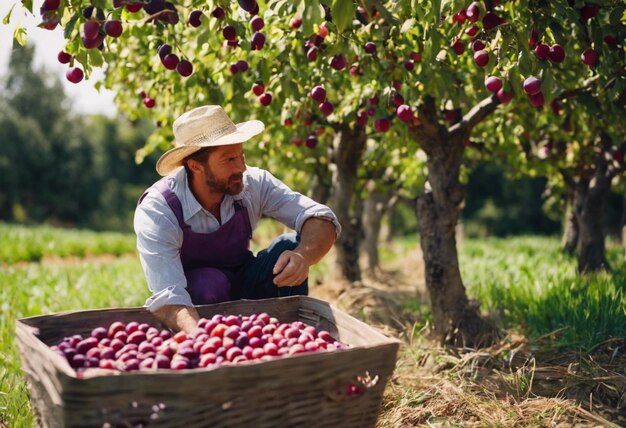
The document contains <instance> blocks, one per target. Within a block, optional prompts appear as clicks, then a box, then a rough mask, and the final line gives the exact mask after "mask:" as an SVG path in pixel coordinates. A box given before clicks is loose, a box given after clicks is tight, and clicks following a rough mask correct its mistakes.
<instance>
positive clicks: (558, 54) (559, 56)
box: [548, 43, 565, 64]
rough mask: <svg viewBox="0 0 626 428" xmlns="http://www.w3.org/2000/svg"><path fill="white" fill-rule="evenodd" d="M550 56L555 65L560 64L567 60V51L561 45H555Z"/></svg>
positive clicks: (551, 47)
mask: <svg viewBox="0 0 626 428" xmlns="http://www.w3.org/2000/svg"><path fill="white" fill-rule="evenodd" d="M548 56H549V57H550V61H552V62H554V63H555V64H560V63H562V62H563V60H565V50H564V49H563V47H562V46H561V45H559V44H558V43H555V44H553V45H552V46H550V52H549V54H548Z"/></svg>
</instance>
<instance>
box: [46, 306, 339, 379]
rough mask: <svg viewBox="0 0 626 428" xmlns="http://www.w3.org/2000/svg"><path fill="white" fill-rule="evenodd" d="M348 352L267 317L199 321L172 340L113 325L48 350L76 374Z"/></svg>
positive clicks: (324, 334)
mask: <svg viewBox="0 0 626 428" xmlns="http://www.w3.org/2000/svg"><path fill="white" fill-rule="evenodd" d="M346 347H347V345H346V344H344V343H341V342H339V341H337V340H335V339H334V338H333V337H332V336H331V335H330V333H329V332H328V331H325V330H319V331H318V330H317V329H316V328H315V327H313V326H310V325H307V324H305V323H303V322H301V321H294V322H291V323H282V322H280V321H279V320H278V319H276V318H275V317H271V316H270V315H268V314H267V313H260V314H252V315H245V316H243V315H222V314H217V315H214V316H213V317H212V318H210V319H207V318H202V319H200V320H199V322H198V325H197V327H196V329H195V330H194V331H193V332H191V333H190V334H187V333H185V332H182V331H181V332H178V333H176V334H174V335H172V333H171V332H170V331H169V330H159V329H157V328H155V327H153V326H150V325H149V324H146V323H138V322H135V321H131V322H128V323H124V322H121V321H116V322H113V323H112V324H111V325H109V326H108V328H107V327H96V328H94V329H93V331H92V332H91V335H90V336H89V337H83V336H81V335H74V336H69V337H65V338H64V339H63V340H62V341H61V342H59V343H58V344H56V345H53V346H52V347H51V349H52V350H53V351H54V352H56V353H57V354H59V355H60V356H62V357H63V358H65V359H66V360H67V361H68V362H69V364H70V365H71V366H72V367H73V368H74V369H76V370H78V371H83V370H84V369H88V368H100V369H111V370H118V371H124V372H128V371H135V370H158V369H171V370H183V369H192V368H196V367H207V368H215V367H218V366H220V365H228V364H241V363H246V362H250V361H267V360H271V359H275V358H282V357H286V356H290V355H295V354H301V353H305V352H320V351H336V350H342V349H345V348H346Z"/></svg>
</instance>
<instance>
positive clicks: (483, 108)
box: [448, 94, 500, 137]
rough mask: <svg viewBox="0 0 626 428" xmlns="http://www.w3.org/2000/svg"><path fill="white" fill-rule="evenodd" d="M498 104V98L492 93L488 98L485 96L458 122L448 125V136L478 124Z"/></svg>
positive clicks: (468, 129) (466, 130) (465, 130)
mask: <svg viewBox="0 0 626 428" xmlns="http://www.w3.org/2000/svg"><path fill="white" fill-rule="evenodd" d="M499 104H500V100H499V99H498V97H497V96H496V95H495V94H494V95H492V96H490V97H488V98H485V99H484V100H482V101H481V102H479V103H478V104H476V105H475V106H474V107H473V108H472V109H471V110H470V111H468V112H467V114H465V116H463V119H461V121H460V122H458V123H455V124H454V125H452V126H451V127H450V129H449V130H448V133H449V134H450V136H451V137H452V136H454V135H455V134H458V133H461V132H468V133H469V131H471V130H472V128H474V127H475V126H476V125H478V124H479V123H480V122H481V121H482V120H483V119H485V118H486V117H487V116H489V115H490V114H491V113H493V112H494V111H495V110H496V107H498V105H499Z"/></svg>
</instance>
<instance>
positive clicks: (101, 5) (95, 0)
mask: <svg viewBox="0 0 626 428" xmlns="http://www.w3.org/2000/svg"><path fill="white" fill-rule="evenodd" d="M91 4H93V5H94V7H95V8H96V9H103V10H104V9H106V7H107V2H106V0H92V1H91Z"/></svg>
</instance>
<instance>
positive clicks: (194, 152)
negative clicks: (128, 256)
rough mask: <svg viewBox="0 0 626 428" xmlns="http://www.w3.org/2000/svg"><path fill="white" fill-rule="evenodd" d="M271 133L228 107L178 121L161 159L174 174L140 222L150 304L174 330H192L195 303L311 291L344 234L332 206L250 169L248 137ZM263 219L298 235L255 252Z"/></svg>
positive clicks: (144, 201) (142, 204)
mask: <svg viewBox="0 0 626 428" xmlns="http://www.w3.org/2000/svg"><path fill="white" fill-rule="evenodd" d="M263 129H264V125H263V123H262V122H260V121H258V120H252V121H248V122H244V123H240V124H237V125H235V124H234V123H233V122H232V121H231V120H230V118H229V117H228V116H227V114H226V112H225V111H224V110H223V109H222V108H221V107H219V106H204V107H198V108H196V109H193V110H191V111H189V112H187V113H185V114H183V115H182V116H181V117H179V118H178V119H177V120H176V121H175V122H174V125H173V131H174V138H175V140H176V147H174V148H173V149H171V150H169V151H167V152H166V153H164V154H163V156H161V158H160V159H159V160H158V162H157V165H156V169H157V172H158V173H159V174H160V175H162V176H165V177H164V178H163V179H161V180H159V181H158V182H156V183H155V184H154V185H153V186H152V187H151V188H149V189H148V190H147V191H146V192H145V193H144V194H143V195H142V197H141V198H140V200H139V203H138V205H137V209H136V211H135V221H134V227H135V233H136V234H137V248H138V250H139V256H140V259H141V264H142V267H143V269H144V272H145V275H146V279H147V282H148V287H149V289H150V290H151V292H152V296H151V297H150V298H149V299H148V300H147V301H146V307H147V308H148V310H150V311H151V312H153V313H154V315H155V316H156V317H157V318H158V319H159V320H161V321H162V322H163V323H164V324H165V325H167V326H168V327H169V328H172V329H174V330H184V331H186V332H190V331H191V330H193V329H194V328H195V326H196V323H197V321H198V319H199V316H198V312H197V311H196V309H195V308H194V306H193V305H194V304H195V305H198V304H208V303H217V302H222V301H227V300H231V299H240V298H247V299H262V298H269V297H281V296H289V295H297V294H300V295H306V294H308V282H307V278H308V275H309V267H310V266H311V265H313V264H315V263H317V262H318V261H319V260H320V259H321V258H322V257H323V256H324V255H325V254H326V253H327V252H328V251H329V250H330V248H331V247H332V245H333V243H334V242H335V239H336V238H337V236H338V234H339V233H340V231H341V226H340V225H339V223H338V221H337V218H336V216H335V215H334V214H333V212H332V211H331V210H330V209H329V208H328V207H326V206H324V205H321V204H318V203H316V202H314V201H313V200H311V199H309V198H307V197H306V196H303V195H301V194H299V193H296V192H294V191H292V190H291V189H289V188H288V187H287V186H286V185H285V184H283V183H282V182H280V181H279V180H278V179H276V178H275V177H273V176H272V175H271V174H270V173H269V172H267V171H264V170H262V169H259V168H253V167H250V168H248V167H247V166H246V163H245V159H244V149H243V143H244V142H245V141H247V140H249V139H250V138H251V137H253V136H255V135H257V134H259V133H260V132H262V131H263ZM264 215H265V216H269V217H273V218H275V219H277V220H279V221H280V222H282V223H283V224H285V225H286V226H288V227H290V228H292V229H295V231H296V232H297V234H287V235H282V236H280V237H279V238H277V239H276V240H275V241H274V242H273V243H272V244H271V245H270V247H269V248H267V249H265V250H263V251H260V252H259V253H258V254H257V256H256V257H255V256H254V255H253V254H252V252H251V251H250V250H249V247H250V239H251V238H252V231H253V230H254V227H255V226H256V224H257V222H258V220H259V219H260V218H261V216H264Z"/></svg>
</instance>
